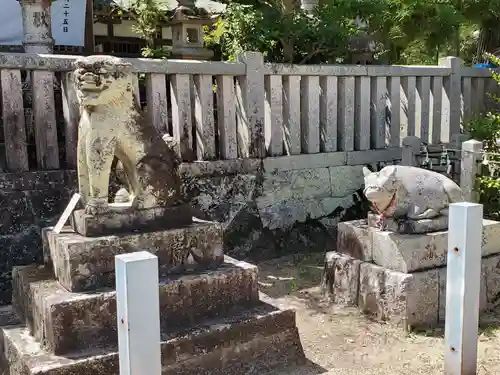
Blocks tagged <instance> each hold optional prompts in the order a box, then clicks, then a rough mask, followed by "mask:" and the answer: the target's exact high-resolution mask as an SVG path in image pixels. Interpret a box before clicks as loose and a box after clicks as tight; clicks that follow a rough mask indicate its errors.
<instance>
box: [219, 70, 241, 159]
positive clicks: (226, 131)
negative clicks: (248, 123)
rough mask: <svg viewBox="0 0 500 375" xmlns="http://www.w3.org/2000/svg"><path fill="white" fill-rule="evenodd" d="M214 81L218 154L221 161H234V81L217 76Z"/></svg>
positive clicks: (230, 77) (235, 153) (235, 141)
mask: <svg viewBox="0 0 500 375" xmlns="http://www.w3.org/2000/svg"><path fill="white" fill-rule="evenodd" d="M216 79H217V129H218V132H219V133H218V135H219V153H220V157H221V158H222V159H236V158H237V157H238V145H237V134H236V111H235V109H236V107H235V105H236V102H235V95H234V79H233V77H232V76H217V78H216Z"/></svg>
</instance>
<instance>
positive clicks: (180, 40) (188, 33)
mask: <svg viewBox="0 0 500 375" xmlns="http://www.w3.org/2000/svg"><path fill="white" fill-rule="evenodd" d="M177 3H178V6H177V8H175V12H174V15H173V17H172V20H171V21H170V27H171V28H172V57H174V58H179V59H190V60H208V59H210V58H211V57H212V56H213V51H211V50H209V49H207V48H204V44H203V26H204V25H211V24H212V20H211V19H210V17H209V15H208V12H206V11H205V10H204V9H201V8H196V7H195V4H194V3H195V2H194V0H177Z"/></svg>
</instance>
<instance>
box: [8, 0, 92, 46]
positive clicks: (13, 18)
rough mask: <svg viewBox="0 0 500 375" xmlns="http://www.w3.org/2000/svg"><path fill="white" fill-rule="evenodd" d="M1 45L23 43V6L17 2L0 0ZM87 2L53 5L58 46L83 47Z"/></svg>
mask: <svg viewBox="0 0 500 375" xmlns="http://www.w3.org/2000/svg"><path fill="white" fill-rule="evenodd" d="M0 1H1V2H2V11H1V12H0V44H7V45H20V44H22V42H23V21H22V16H21V5H19V2H18V1H17V0H0ZM86 3H87V1H86V0H56V1H54V2H53V3H52V5H51V17H52V37H53V38H54V39H55V42H56V44H57V45H61V46H83V45H84V39H85V7H86Z"/></svg>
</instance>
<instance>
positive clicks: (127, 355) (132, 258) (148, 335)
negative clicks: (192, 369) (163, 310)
mask: <svg viewBox="0 0 500 375" xmlns="http://www.w3.org/2000/svg"><path fill="white" fill-rule="evenodd" d="M115 271H116V310H117V311H116V312H117V320H118V322H117V323H118V350H119V357H120V358H119V363H120V375H145V374H147V375H161V348H160V300H159V294H158V258H157V257H156V256H155V255H153V254H151V253H148V252H147V251H140V252H136V253H131V254H122V255H117V256H116V257H115Z"/></svg>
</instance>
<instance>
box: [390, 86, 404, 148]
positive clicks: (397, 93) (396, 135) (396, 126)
mask: <svg viewBox="0 0 500 375" xmlns="http://www.w3.org/2000/svg"><path fill="white" fill-rule="evenodd" d="M389 102H390V114H391V123H390V133H391V142H390V144H391V146H394V147H399V146H400V145H401V137H400V133H401V78H400V77H389Z"/></svg>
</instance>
